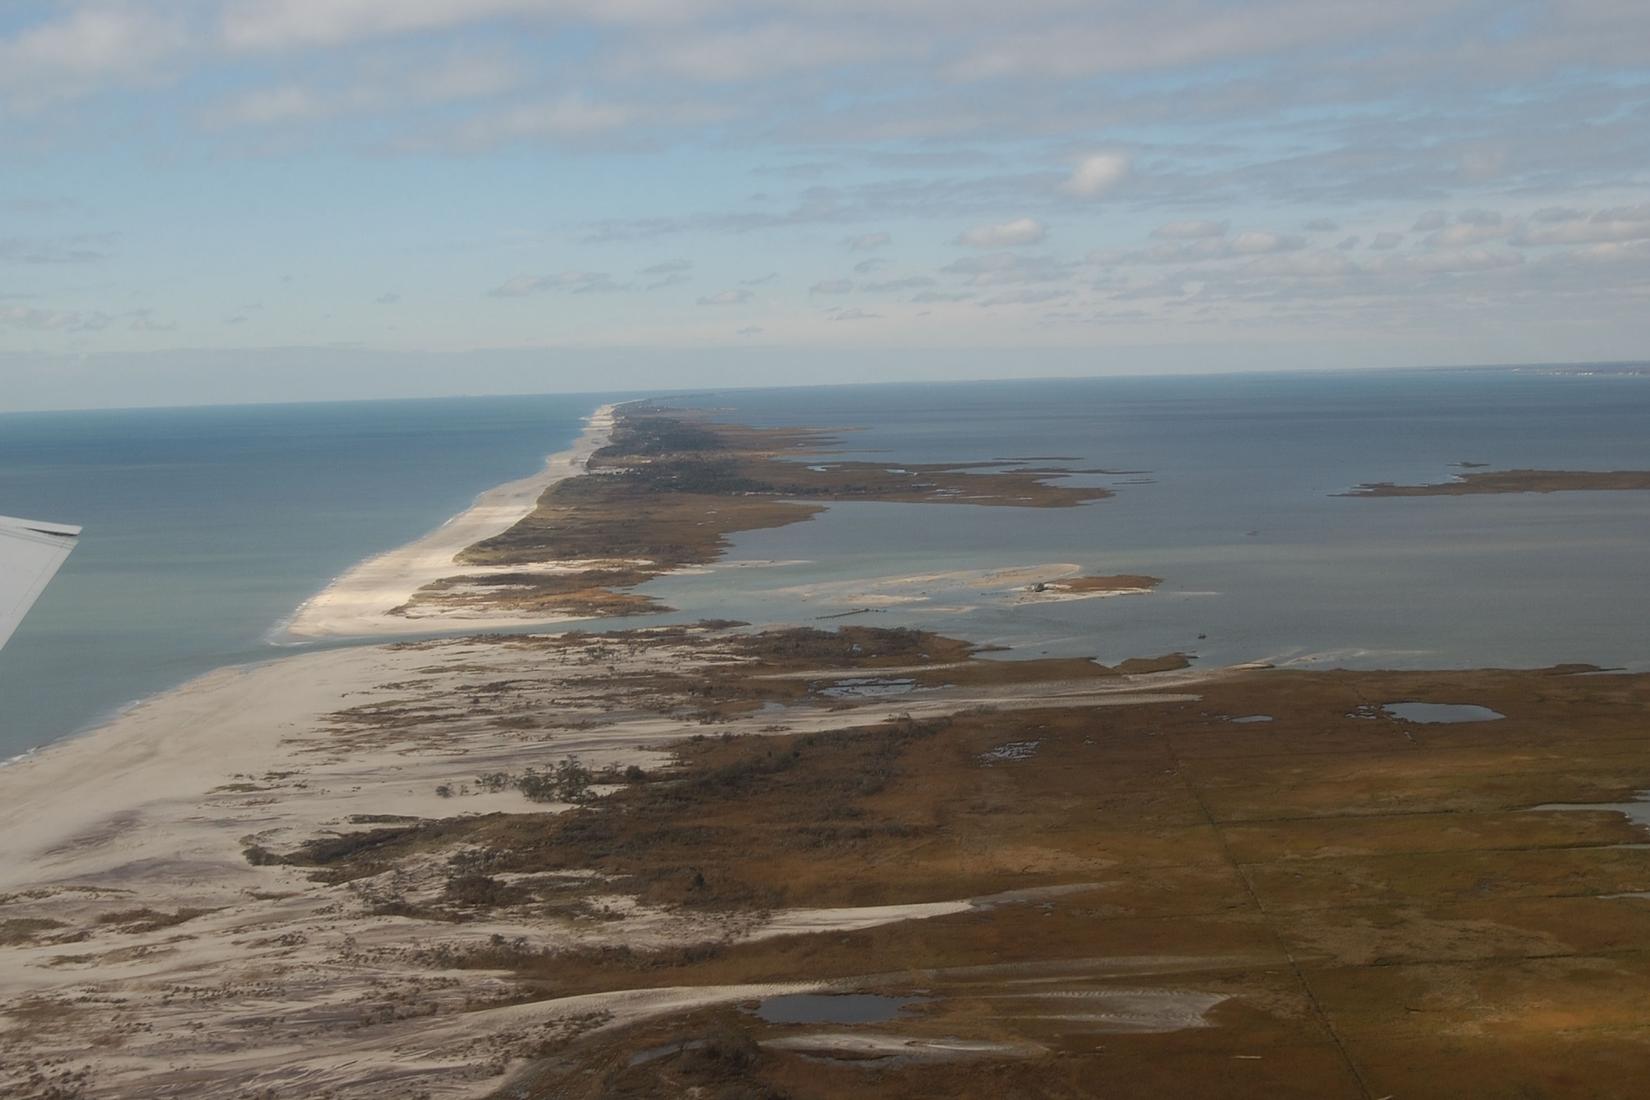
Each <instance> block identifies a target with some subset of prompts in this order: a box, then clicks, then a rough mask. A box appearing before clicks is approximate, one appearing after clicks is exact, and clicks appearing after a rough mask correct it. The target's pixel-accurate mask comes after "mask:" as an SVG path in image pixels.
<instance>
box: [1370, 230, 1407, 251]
mask: <svg viewBox="0 0 1650 1100" xmlns="http://www.w3.org/2000/svg"><path fill="white" fill-rule="evenodd" d="M1403 243H1404V235H1403V234H1402V233H1393V232H1391V231H1390V230H1382V231H1381V232H1379V233H1377V234H1375V239H1374V240H1372V241H1370V242H1369V247H1370V248H1373V249H1375V250H1376V251H1377V252H1385V251H1388V250H1389V249H1393V248H1397V247H1398V246H1399V245H1401V244H1403Z"/></svg>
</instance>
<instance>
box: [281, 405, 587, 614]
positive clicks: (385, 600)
mask: <svg viewBox="0 0 1650 1100" xmlns="http://www.w3.org/2000/svg"><path fill="white" fill-rule="evenodd" d="M613 410H614V406H612V405H603V406H601V407H600V408H598V409H597V410H596V411H595V412H593V413H591V414H590V417H589V419H588V420H587V421H586V422H585V428H584V432H583V433H582V434H581V435H580V436H579V438H578V439H577V440H576V441H575V442H574V444H573V445H572V446H571V447H569V448H568V449H567V450H565V451H558V452H557V453H556V454H553V455H551V456H550V458H549V459H548V460H547V461H546V462H545V464H544V468H543V469H542V470H540V471H539V472H538V473H536V474H533V475H532V476H531V477H524V478H521V479H519V480H517V481H510V482H506V483H505V484H503V485H500V486H497V487H496V488H493V489H489V490H487V491H486V492H485V493H482V494H481V495H480V496H479V497H477V498H476V501H475V503H474V504H472V505H471V506H470V507H469V508H467V509H465V510H464V511H463V512H460V513H459V514H458V515H456V516H454V517H453V518H452V519H450V520H448V521H447V522H446V523H444V524H442V525H441V526H440V527H438V528H436V529H435V530H434V531H431V532H430V533H429V534H427V535H425V536H424V537H423V538H421V539H418V540H416V541H414V542H410V543H408V544H407V545H405V546H401V547H398V548H396V549H394V550H391V551H389V552H387V553H384V554H379V555H378V556H377V557H374V558H368V559H367V560H366V561H364V562H361V563H360V564H359V565H357V566H355V567H354V568H352V569H351V570H349V572H347V573H345V574H343V575H342V576H340V577H338V578H337V579H336V580H334V581H333V582H332V583H331V584H329V585H327V587H326V588H325V589H323V590H322V591H321V592H319V593H317V594H316V595H315V596H313V597H311V598H310V599H309V600H307V601H305V603H304V604H303V606H301V607H300V608H299V609H298V611H297V613H296V614H294V615H293V616H292V619H291V621H290V622H289V623H288V624H287V626H286V634H287V636H288V637H289V638H291V639H293V640H297V641H310V640H317V639H322V638H361V637H382V636H388V635H395V634H414V633H429V632H431V631H434V630H440V629H443V628H444V627H446V626H449V625H450V626H453V627H457V628H462V629H466V630H487V629H495V628H499V627H515V626H522V625H532V624H536V623H547V622H563V621H567V620H568V619H569V618H570V617H569V616H562V617H552V618H546V617H544V616H542V615H535V616H522V615H519V614H518V615H509V614H506V613H501V612H496V611H495V612H485V613H480V614H465V613H463V612H456V611H452V610H450V609H443V610H430V611H426V612H424V613H421V614H420V615H419V616H418V617H416V618H412V617H408V616H404V615H398V614H395V609H396V608H398V607H401V606H402V605H403V604H405V603H406V602H407V601H408V600H409V599H410V598H411V597H412V595H413V593H414V592H417V591H418V590H419V589H420V588H422V587H423V586H424V585H426V584H429V583H431V582H432V581H438V580H441V579H442V578H444V577H450V576H453V575H454V574H455V573H456V572H459V569H458V567H457V566H456V565H455V563H454V560H453V559H454V557H455V556H456V555H457V554H458V553H459V552H460V551H462V550H465V549H467V548H468V547H471V546H474V545H475V544H476V543H478V542H481V541H482V540H484V539H489V538H492V537H493V536H494V535H498V534H501V533H503V532H504V531H507V530H509V529H510V528H511V527H512V526H514V525H515V524H516V523H517V522H519V521H520V520H521V519H523V518H524V517H526V516H527V515H528V514H530V513H531V512H532V511H533V508H534V506H535V505H536V504H537V503H538V500H539V497H541V496H543V495H544V493H545V491H546V490H548V489H549V488H550V487H551V486H553V485H555V484H556V483H557V482H559V481H562V480H563V479H565V478H569V477H574V476H576V475H578V474H581V473H583V472H584V470H585V467H586V465H587V464H588V463H589V461H590V456H591V455H592V454H594V453H595V452H596V451H597V450H599V449H600V448H602V447H605V446H606V445H607V443H608V440H609V438H610V436H611V433H612V430H613ZM512 568H515V567H512ZM503 571H505V570H503V569H488V568H487V567H466V568H465V569H464V570H463V572H465V573H469V574H483V573H487V572H503Z"/></svg>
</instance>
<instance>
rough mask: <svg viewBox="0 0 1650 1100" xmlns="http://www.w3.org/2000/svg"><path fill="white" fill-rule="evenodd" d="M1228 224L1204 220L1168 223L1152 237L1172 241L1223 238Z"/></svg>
mask: <svg viewBox="0 0 1650 1100" xmlns="http://www.w3.org/2000/svg"><path fill="white" fill-rule="evenodd" d="M1226 224H1227V223H1225V222H1216V221H1204V220H1196V221H1183V222H1168V223H1166V224H1163V225H1160V226H1158V227H1157V228H1156V229H1154V230H1152V236H1154V237H1162V238H1164V239H1166V240H1171V241H1189V240H1196V239H1198V238H1200V237H1223V236H1225V235H1226Z"/></svg>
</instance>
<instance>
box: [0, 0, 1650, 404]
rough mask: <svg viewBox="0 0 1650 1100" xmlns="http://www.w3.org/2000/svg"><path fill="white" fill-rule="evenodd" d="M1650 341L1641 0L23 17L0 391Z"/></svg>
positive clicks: (1599, 349) (1290, 365)
mask: <svg viewBox="0 0 1650 1100" xmlns="http://www.w3.org/2000/svg"><path fill="white" fill-rule="evenodd" d="M1647 338H1650V4H1647V3H1645V2H1644V0H1534V2H1520V0H1496V2H1490V3H1485V2H1478V0H1383V2H1381V3H1372V2H1369V0H1247V2H1233V0H1150V2H1145V0H1015V2H1013V3H1006V2H1001V0H874V2H873V0H766V2H760V3H756V2H744V0H164V2H162V0H114V2H89V3H81V2H74V0H68V2H51V0H0V409H26V408H54V407H79V406H88V405H100V404H111V405H114V404H171V403H184V402H195V401H236V400H277V399H301V398H308V397H354V396H373V395H385V396H392V395H414V394H417V395H424V394H438V393H461V392H514V391H521V390H533V391H544V390H571V391H595V390H613V389H621V388H623V389H631V388H649V387H657V386H660V385H712V386H714V385H750V384H783V383H786V382H828V381H871V380H878V379H907V378H942V377H1033V376H1045V375H1071V374H1106V373H1152V372H1167V371H1222V370H1254V369H1266V368H1273V367H1276V368H1282V369H1309V368H1334V367H1373V366H1409V365H1426V364H1466V363H1497V362H1560V361H1596V360H1635V359H1646V358H1650V339H1647Z"/></svg>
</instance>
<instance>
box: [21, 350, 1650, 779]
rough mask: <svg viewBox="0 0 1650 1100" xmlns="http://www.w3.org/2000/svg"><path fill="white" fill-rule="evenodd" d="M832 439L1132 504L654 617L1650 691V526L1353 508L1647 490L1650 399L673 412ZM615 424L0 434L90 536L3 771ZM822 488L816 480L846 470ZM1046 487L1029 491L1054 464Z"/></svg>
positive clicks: (268, 626)
mask: <svg viewBox="0 0 1650 1100" xmlns="http://www.w3.org/2000/svg"><path fill="white" fill-rule="evenodd" d="M672 400H675V401H678V402H680V403H685V404H693V405H698V406H701V407H705V408H713V409H717V410H719V411H721V412H722V413H723V414H725V415H726V416H728V417H730V418H733V419H737V420H741V421H744V422H748V423H755V424H770V425H808V426H827V427H833V428H836V429H840V434H841V441H842V442H841V446H842V453H841V454H840V455H838V456H836V457H843V458H866V459H872V460H876V461H886V462H889V463H891V464H900V463H917V462H967V461H976V460H980V459H988V458H1002V459H1017V458H1026V457H1030V456H1051V455H1058V456H1068V457H1069V459H1070V460H1071V461H1070V463H1069V464H1070V465H1072V466H1078V467H1103V468H1105V469H1107V470H1112V471H1143V472H1140V473H1115V474H1085V475H1078V480H1081V481H1083V482H1085V483H1098V484H1104V485H1108V486H1111V487H1113V488H1115V490H1116V493H1117V495H1116V496H1115V497H1112V498H1110V499H1106V500H1101V501H1097V502H1094V503H1092V504H1087V505H1084V506H1081V507H1077V508H1069V509H1005V508H985V507H976V506H969V505H961V504H958V505H901V504H871V503H853V504H839V505H834V506H832V507H830V508H829V509H828V510H827V511H826V512H825V513H823V514H821V515H820V516H818V517H817V518H815V519H814V520H811V521H809V522H806V523H800V524H795V525H792V526H790V527H784V528H778V529H774V530H769V531H752V532H746V533H742V534H737V535H735V536H733V538H732V548H731V550H730V552H729V554H728V555H727V560H726V562H725V563H724V564H722V565H718V566H716V567H713V568H711V569H709V570H708V571H704V572H697V573H692V574H683V575H676V576H670V577H665V578H661V579H659V580H656V581H654V582H651V583H650V584H649V585H647V586H645V587H644V589H643V591H646V592H648V593H650V594H653V595H656V596H658V597H660V598H661V599H662V600H664V601H665V602H667V603H669V604H670V605H672V606H673V607H675V608H676V609H677V610H676V611H675V612H673V613H670V614H665V615H658V616H647V617H638V618H630V619H621V620H610V621H608V622H605V623H593V624H588V625H589V627H590V628H594V629H609V628H619V629H622V628H627V627H632V626H637V625H646V624H648V623H651V622H671V621H691V620H694V619H698V618H703V617H724V618H726V617H731V618H739V619H744V620H747V621H750V622H753V623H757V624H767V623H778V622H815V623H818V625H821V626H830V625H836V624H838V623H867V624H873V625H884V626H893V625H914V626H922V627H928V628H933V629H937V630H941V631H946V632H949V633H952V634H956V635H959V636H963V637H967V638H970V639H972V640H975V641H980V642H993V643H998V644H1003V645H1007V646H1011V647H1013V649H1012V652H1011V653H1010V654H1009V656H1010V657H1014V656H1036V655H1039V654H1043V653H1051V654H1068V655H1069V654H1080V655H1092V656H1096V657H1099V658H1100V659H1102V660H1120V659H1122V658H1126V657H1130V656H1143V655H1151V654H1157V653H1163V652H1168V651H1171V650H1180V651H1185V652H1190V653H1193V654H1195V655H1196V657H1197V658H1198V660H1199V661H1200V662H1202V663H1205V664H1223V663H1228V662H1236V661H1249V660H1272V661H1277V662H1283V663H1298V664H1301V665H1304V666H1306V667H1331V666H1343V667H1410V668H1414V667H1472V666H1484V665H1505V666H1525V667H1528V666H1535V665H1545V664H1551V663H1554V662H1559V661H1588V662H1593V663H1596V664H1600V665H1605V666H1625V667H1631V668H1650V630H1647V629H1646V628H1645V624H1646V622H1647V621H1650V553H1647V552H1646V551H1647V549H1650V493H1557V494H1549V495H1538V494H1519V495H1505V496H1476V497H1453V498H1386V499H1362V500H1360V499H1349V498H1344V497H1337V496H1336V495H1334V494H1336V493H1338V492H1341V491H1343V490H1345V489H1347V488H1349V487H1351V486H1353V485H1355V484H1358V483H1360V482H1365V481H1398V482H1433V481H1441V480H1445V479H1447V478H1448V477H1450V476H1452V475H1453V474H1455V473H1458V472H1460V471H1459V467H1456V466H1455V465H1453V464H1455V463H1459V462H1483V463H1489V464H1491V465H1493V466H1495V467H1498V468H1508V467H1520V466H1529V467H1546V468H1555V469H1650V378H1645V377H1610V376H1602V375H1593V376H1585V377H1583V376H1574V375H1562V374H1552V373H1532V372H1521V371H1510V370H1475V371H1407V372H1406V371H1394V372H1371V373H1347V374H1329V373H1325V374H1316V375H1303V374H1290V375H1243V376H1231V375H1227V376H1208V377H1175V378H1108V379H1096V380H1083V381H1036V382H1015V383H1000V382H999V383H966V384H962V383H958V384H927V385H887V386H847V387H823V388H810V389H774V390H746V391H734V392H727V393H720V394H710V395H703V394H701V395H697V396H693V397H680V398H673V399H672ZM598 403H599V399H598V398H596V397H527V398H506V399H492V398H488V399H462V400H452V401H416V402H413V401H406V402H375V403H349V404H324V405H292V406H263V407H254V408H234V409H231V408H222V409H193V410H152V411H140V412H118V413H73V414H67V413H65V414H32V415H10V416H0V512H4V513H8V514H19V515H26V516H29V517H31V518H38V519H47V520H59V521H63V522H70V523H80V524H84V525H85V526H86V528H87V531H86V535H85V537H84V539H83V540H82V544H81V546H80V548H79V549H77V550H76V551H75V554H74V555H73V556H72V557H71V558H70V560H69V564H68V565H67V566H66V567H65V569H64V570H63V572H62V573H61V574H60V575H59V577H58V579H57V580H56V581H55V582H54V583H53V585H52V586H51V587H50V588H48V590H47V592H46V595H45V597H44V598H43V599H42V600H41V602H40V603H39V604H38V605H37V606H36V608H35V611H34V613H33V614H32V615H31V616H30V617H29V618H28V619H27V620H26V621H25V622H24V625H23V627H22V629H21V630H20V631H19V632H18V634H17V636H16V638H15V639H14V640H13V641H12V643H11V644H10V645H8V646H7V648H6V649H5V650H0V715H3V716H4V718H3V719H0V721H3V722H4V725H3V726H0V758H3V757H4V756H6V755H10V754H11V753H15V752H19V751H22V750H24V749H26V748H29V747H31V746H33V745H36V744H40V743H42V742H44V741H48V740H51V739H53V738H56V737H60V736H63V735H64V734H66V733H69V732H72V731H73V730H75V729H79V728H82V727H84V726H85V725H87V724H88V723H90V722H93V721H95V720H96V719H98V718H99V717H100V716H102V715H106V714H108V713H110V712H111V711H112V710H113V709H115V708H116V707H118V706H120V705H121V704H123V703H126V702H129V701H131V700H134V699H137V698H140V697H142V696H144V695H147V694H149V693H152V692H154V691H158V690H162V689H164V688H166V687H169V686H172V685H174V684H177V683H180V682H182V681H183V680H185V679H187V678H189V677H191V676H194V675H196V674H198V673H201V672H204V671H207V670H210V669H212V668H215V667H218V666H221V665H225V664H231V663H239V662H245V661H249V660H257V659H260V658H266V657H270V656H274V655H277V654H278V653H279V652H280V650H278V649H276V648H274V647H273V646H271V645H270V643H269V638H270V636H271V633H272V631H273V630H274V628H276V627H277V626H278V625H279V624H280V622H281V621H282V620H283V619H284V618H285V617H286V616H287V615H289V614H290V613H291V612H292V610H293V609H294V608H295V607H296V606H297V605H298V604H299V603H300V602H301V601H302V600H304V599H305V598H307V597H308V596H309V595H311V594H313V593H314V592H315V591H317V590H318V589H319V588H321V587H322V586H324V585H325V583H326V582H327V581H328V580H329V579H330V578H331V577H333V576H335V575H337V574H338V573H340V572H342V571H343V570H344V569H346V568H347V567H348V566H349V565H351V564H353V563H354V562H356V561H358V560H360V559H361V558H364V557H367V556H369V555H371V554H374V553H377V552H379V551H382V550H385V549H388V548H390V547H392V546H396V545H399V544H401V543H403V542H406V541H408V540H409V539H412V538H415V537H417V536H418V535H420V534H422V533H424V532H425V531H427V530H429V529H430V528H432V527H434V526H435V525H436V524H438V523H440V522H441V521H442V520H443V519H445V518H446V517H448V516H450V515H452V514H454V513H456V512H458V511H461V510H462V509H463V508H464V507H466V506H467V505H468V504H469V502H470V500H471V499H472V498H473V497H474V496H475V494H476V493H478V492H480V491H481V490H483V489H485V488H488V487H490V486H491V485H494V484H497V483H499V482H502V481H505V480H508V479H511V478H515V477H519V476H522V475H524V474H526V473H529V472H531V471H532V470H534V469H536V468H537V467H538V466H539V464H540V463H541V461H542V459H543V456H544V455H545V454H547V453H550V452H553V451H556V450H560V449H562V448H564V447H565V446H567V445H568V444H569V443H570V442H571V441H572V440H573V438H574V437H575V436H576V435H577V433H578V431H579V428H580V426H581V419H582V417H583V416H585V415H586V414H588V413H589V412H590V411H591V409H592V408H594V407H595V405H596V404H598ZM827 461H828V459H827ZM1038 464H1044V463H1041V462H1039V463H1038ZM1055 562H1059V563H1072V564H1075V565H1078V566H1080V567H1082V568H1083V569H1084V570H1085V571H1088V572H1097V573H1147V574H1151V575H1154V576H1158V577H1162V578H1163V580H1164V583H1163V585H1162V586H1161V588H1160V589H1159V590H1158V591H1157V592H1154V593H1152V594H1150V595H1146V596H1130V597H1120V598H1111V599H1099V600H1085V601H1073V602H1067V603H1043V604H1036V605H1032V606H1024V605H1022V606H1011V605H1010V604H1009V603H1008V602H1007V601H1006V600H1005V599H1003V598H1000V597H994V596H991V595H989V594H986V595H982V594H981V593H979V592H977V591H973V590H971V589H968V588H966V587H956V586H949V587H948V586H947V585H945V584H944V583H936V584H932V585H929V584H921V585H916V586H907V587H906V589H904V591H906V592H907V593H908V594H912V593H926V595H925V596H924V598H922V600H921V602H913V603H907V604H899V605H893V606H887V607H884V608H882V609H880V610H878V611H876V612H873V613H869V614H864V615H858V616H854V617H851V618H846V619H834V618H826V617H825V616H832V615H836V614H838V613H840V612H842V611H845V610H853V609H854V608H855V607H856V606H863V603H862V601H860V600H859V599H857V598H856V594H857V593H859V592H861V591H863V590H865V589H866V588H867V587H874V586H875V583H876V582H877V580H878V579H879V578H881V579H887V578H901V577H910V576H913V575H917V574H932V573H945V572H950V571H970V570H975V571H978V570H993V569H1002V568H1011V567H1021V566H1034V565H1039V564H1045V563H1055Z"/></svg>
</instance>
